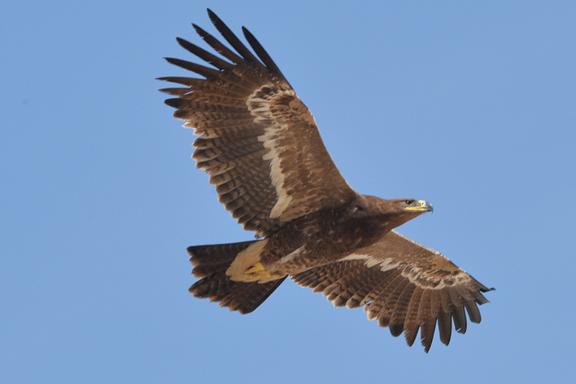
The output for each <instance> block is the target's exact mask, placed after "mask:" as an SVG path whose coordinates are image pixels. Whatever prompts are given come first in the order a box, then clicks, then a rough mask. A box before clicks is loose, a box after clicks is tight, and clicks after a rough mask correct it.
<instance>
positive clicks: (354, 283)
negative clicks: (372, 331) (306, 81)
mask: <svg viewBox="0 0 576 384" xmlns="http://www.w3.org/2000/svg"><path fill="white" fill-rule="evenodd" d="M208 15H209V17H210V20H211V21H212V23H213V24H214V26H215V27H216V30H218V32H219V33H220V34H221V35H222V37H223V38H224V40H225V41H226V42H227V43H228V44H225V43H224V42H222V41H221V40H219V39H218V38H217V37H215V36H214V35H212V34H210V33H209V32H207V31H206V30H204V29H202V28H201V27H199V26H198V25H195V24H193V26H194V29H195V30H196V32H197V33H198V35H200V37H201V38H202V39H203V40H204V41H205V43H206V44H207V45H208V46H209V47H210V48H212V50H211V51H212V52H210V51H208V50H206V49H203V48H201V47H199V46H198V45H196V44H193V43H191V42H189V41H187V40H184V39H181V38H178V39H177V40H178V43H179V44H180V45H181V46H182V47H183V48H184V49H186V50H187V51H189V52H190V53H192V54H193V55H195V56H196V57H197V58H199V59H200V60H202V61H204V62H205V63H203V64H202V65H201V64H197V63H194V62H190V61H185V60H181V59H176V58H167V59H166V60H167V61H168V62H169V63H171V64H174V65H176V66H179V67H181V68H184V69H186V70H188V71H191V72H193V73H195V74H196V75H198V76H196V77H174V76H172V77H161V78H159V79H160V80H164V81H168V82H172V83H176V84H179V85H181V86H180V87H173V88H164V89H162V91H163V92H166V93H168V94H170V95H172V96H173V98H169V99H167V100H166V104H168V105H169V106H171V107H173V108H175V109H176V111H175V112H174V116H175V117H176V118H179V119H182V120H184V122H185V123H184V126H185V127H189V128H194V132H195V134H196V136H197V138H196V140H195V141H194V147H195V150H194V154H193V158H194V159H195V160H196V162H197V166H198V167H199V168H201V169H203V170H204V171H206V172H207V173H208V174H209V176H210V182H211V183H212V184H214V185H215V186H216V191H217V193H218V198H219V200H220V202H221V203H222V204H224V206H225V207H226V209H227V210H228V211H230V212H231V214H232V216H233V217H234V218H235V219H236V220H237V221H238V223H240V224H242V225H243V226H244V228H245V229H246V230H250V231H255V232H256V240H253V241H246V242H240V243H228V244H216V245H197V246H191V247H189V248H188V253H189V254H190V256H191V257H190V260H191V262H192V263H193V265H194V268H193V274H194V275H195V276H197V277H199V278H200V279H199V280H198V281H196V282H195V283H194V284H193V285H192V286H191V287H190V292H191V293H192V294H193V295H194V296H196V297H200V298H209V299H211V300H212V301H217V302H219V303H220V305H222V306H225V307H228V308H230V309H232V310H236V311H239V312H241V313H249V312H252V311H254V310H255V309H256V308H257V307H258V306H259V305H260V304H262V302H264V300H266V298H268V296H270V294H271V293H272V292H274V290H275V289H276V288H277V287H278V286H279V285H280V284H281V283H282V282H283V281H284V280H285V279H286V278H287V277H290V278H292V279H293V280H294V281H295V282H296V283H298V284H300V285H302V286H304V287H309V288H312V289H313V290H314V291H315V292H322V293H323V294H324V295H326V296H327V298H328V299H329V300H330V301H331V302H332V303H333V304H334V305H335V306H346V307H348V308H355V307H363V308H364V309H365V311H366V312H367V314H368V318H369V319H373V320H377V321H378V323H379V324H380V325H381V326H383V327H388V328H389V330H390V332H391V334H392V335H394V336H398V335H400V334H401V333H404V335H405V337H406V341H407V343H408V345H412V344H413V343H414V341H415V339H416V336H417V334H418V331H420V341H421V343H422V345H423V346H424V349H425V351H426V352H427V351H428V350H429V349H430V346H431V344H432V340H433V338H434V333H435V329H436V327H437V328H438V334H439V338H440V340H441V341H442V342H443V343H444V344H446V345H448V343H449V342H450V338H451V334H452V328H453V327H454V329H455V330H456V331H457V332H460V333H465V332H466V327H467V317H466V313H467V314H468V318H469V319H470V321H471V322H474V323H479V322H480V319H481V317H480V311H479V309H478V304H484V303H486V302H487V299H486V298H485V297H484V295H483V294H482V293H483V292H487V291H489V290H490V289H489V288H487V287H486V286H484V285H483V284H481V283H480V282H479V281H478V280H476V279H474V278H473V277H472V276H471V275H469V274H468V273H466V272H464V271H463V270H462V269H460V268H458V267H457V266H456V265H455V264H454V263H452V262H451V261H450V260H448V259H447V258H446V257H444V256H443V255H442V254H440V253H439V252H437V251H434V250H432V249H429V248H426V247H424V246H422V245H420V244H418V243H416V242H414V241H412V240H410V239H407V238H406V237H404V236H402V235H400V234H399V233H398V232H396V231H394V228H396V227H398V226H399V225H401V224H403V223H405V222H407V221H408V220H411V219H413V218H415V217H417V216H419V215H421V214H423V213H425V212H429V211H431V210H432V206H431V205H430V204H429V203H428V202H426V201H424V200H418V199H407V198H403V199H382V198H379V197H375V196H369V195H362V194H359V193H357V192H356V191H354V190H353V189H352V188H351V187H350V186H349V185H348V183H347V182H346V181H345V180H344V178H343V177H342V176H341V175H340V172H339V171H338V169H337V168H336V166H335V165H334V163H333V162H332V159H331V158H330V155H329V154H328V152H327V150H326V148H325V147H324V144H323V143H322V139H321V138H320V134H319V132H318V128H317V127H316V122H315V121H314V118H313V117H312V114H311V113H310V111H309V110H308V108H307V107H306V106H305V105H304V103H302V101H300V99H299V98H298V96H296V93H295V91H294V89H293V88H292V86H291V85H290V83H289V82H288V80H286V78H285V77H284V75H283V74H282V72H281V71H280V68H279V67H278V66H277V65H276V63H275V62H274V61H273V60H272V58H271V57H270V55H269V54H268V53H267V52H266V51H265V50H264V48H263V47H262V45H261V44H260V43H259V42H258V40H256V38H255V37H254V35H253V34H252V33H251V32H250V31H248V29H246V28H244V27H243V28H242V32H243V34H244V37H245V38H246V41H247V42H248V44H249V45H250V47H251V48H252V49H249V48H248V47H247V46H246V45H245V44H244V43H242V41H241V40H240V39H239V38H238V37H237V36H236V35H235V34H234V33H233V32H232V31H231V30H230V29H229V28H228V27H227V26H226V24H224V22H223V21H222V20H221V19H220V18H219V17H218V16H217V15H216V14H215V13H214V12H212V11H211V10H208ZM206 64H207V65H208V66H207V65H206Z"/></svg>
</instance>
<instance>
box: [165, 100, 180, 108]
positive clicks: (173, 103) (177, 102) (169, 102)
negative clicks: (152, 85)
mask: <svg viewBox="0 0 576 384" xmlns="http://www.w3.org/2000/svg"><path fill="white" fill-rule="evenodd" d="M164 104H166V105H168V106H170V107H172V108H180V105H181V104H182V100H181V99H166V100H164Z"/></svg>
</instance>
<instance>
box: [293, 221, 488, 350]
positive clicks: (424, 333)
mask: <svg viewBox="0 0 576 384" xmlns="http://www.w3.org/2000/svg"><path fill="white" fill-rule="evenodd" d="M294 280H295V281H296V282H297V283H299V284H300V285H303V286H306V287H310V288H313V289H314V291H316V292H322V293H324V294H325V295H326V296H327V297H328V299H329V300H331V301H332V303H333V304H334V305H336V306H343V305H346V306H348V307H350V308H353V307H358V306H364V309H365V310H366V312H367V313H368V318H369V319H370V320H372V319H378V321H379V323H380V325H381V326H388V327H389V328H390V332H391V333H392V335H394V336H398V335H400V334H401V333H402V332H404V334H405V336H406V341H407V342H408V344H409V345H412V344H413V343H414V340H415V338H416V334H417V333H418V328H420V339H421V341H422V345H424V348H425V350H426V351H428V350H429V349H430V345H431V344H432V340H433V338H434V330H435V327H436V323H438V329H439V334H440V340H441V341H442V342H443V343H444V344H446V345H448V343H449V342H450V336H451V332H452V322H453V323H454V326H455V328H456V331H458V332H460V333H465V332H466V315H465V312H464V311H465V310H466V312H468V317H469V318H470V321H472V322H474V323H479V322H480V319H481V318H480V311H479V310H478V306H477V304H484V303H486V302H487V299H486V298H485V297H484V295H482V292H486V291H489V289H488V288H487V287H485V286H484V285H482V284H481V283H480V282H478V281H477V280H476V279H474V278H473V277H472V276H470V275H469V274H467V273H466V272H464V271H463V270H462V269H460V268H458V267H457V266H456V265H454V263H452V262H451V261H450V260H448V259H447V258H446V257H444V256H443V255H441V254H440V253H438V252H436V251H433V250H431V249H428V248H425V247H423V246H421V245H419V244H417V243H415V242H413V241H411V240H408V239H407V238H405V237H403V236H401V235H399V234H398V233H396V232H394V231H393V232H389V233H387V234H386V235H384V236H383V237H382V238H381V239H380V240H379V241H378V242H376V243H374V244H372V245H371V246H368V247H365V248H362V249H358V250H356V251H354V253H352V254H350V255H348V256H346V257H344V258H343V259H341V260H340V261H338V262H335V263H332V264H328V265H325V266H321V267H317V268H313V269H310V270H308V271H306V272H303V273H300V274H298V275H296V276H294Z"/></svg>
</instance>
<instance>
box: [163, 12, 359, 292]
mask: <svg viewBox="0 0 576 384" xmlns="http://www.w3.org/2000/svg"><path fill="white" fill-rule="evenodd" d="M208 14H209V17H210V20H211V21H212V23H213V24H214V26H215V27H216V29H217V30H218V32H219V33H220V34H221V36H222V37H223V38H224V39H225V41H226V42H227V43H228V44H229V45H230V47H231V48H229V47H227V46H226V45H225V44H224V43H222V42H221V41H220V40H219V39H218V38H216V37H214V36H213V35H211V34H210V33H208V32H206V31H205V30H204V29H202V28H200V27H199V26H197V25H195V24H193V26H194V29H195V30H196V32H197V33H198V34H199V35H200V37H201V38H202V39H203V40H204V41H205V42H206V43H207V44H208V46H210V48H211V49H213V50H214V51H215V53H212V52H209V51H208V50H206V49H204V48H201V47H199V46H197V45H196V44H194V43H191V42H189V41H187V40H185V39H182V38H178V39H177V41H178V44H180V45H181V46H182V47H183V48H184V49H186V50H187V51H189V52H190V53H192V54H193V55H194V56H196V57H197V58H199V59H200V60H201V61H204V62H206V63H207V64H208V65H210V67H208V66H204V65H201V64H198V63H194V62H191V61H187V60H182V59H177V58H167V59H166V60H167V61H168V62H169V63H172V64H174V65H176V66H179V67H181V68H184V69H186V70H189V71H191V72H193V73H195V74H197V75H199V76H200V78H194V77H193V78H187V77H181V76H168V77H161V78H160V80H164V81H169V82H172V83H176V84H179V85H182V86H184V88H164V89H163V90H162V91H164V92H166V93H168V94H170V95H172V96H175V97H173V98H169V99H167V100H166V104H167V105H169V106H171V107H173V108H176V111H175V112H174V116H175V117H177V118H180V119H184V120H185V124H184V125H185V126H186V127H191V128H194V129H195V133H196V135H197V136H198V138H197V139H196V141H195V142H194V146H195V152H194V155H193V157H194V159H195V160H196V162H197V166H198V167H199V168H201V169H204V170H205V171H206V172H207V173H208V174H209V175H210V181H211V182H213V183H215V184H216V186H217V192H218V194H219V200H220V201H221V202H222V203H224V204H225V206H226V208H227V209H228V210H229V211H231V213H232V216H233V217H235V218H236V219H237V220H238V221H239V223H241V224H242V225H243V226H244V228H246V229H248V230H254V231H257V233H258V234H259V235H267V234H270V233H273V232H275V231H276V230H277V229H278V228H280V227H281V226H282V225H283V224H284V223H286V222H288V221H291V220H294V219H296V218H298V217H301V216H304V215H307V214H309V213H313V212H316V211H318V210H321V209H326V208H334V207H337V206H340V205H343V204H346V203H347V202H349V201H351V200H352V199H354V197H355V196H356V193H355V192H354V191H353V190H352V189H351V188H350V187H349V186H348V184H347V183H346V181H345V180H344V179H343V178H342V176H341V175H340V173H339V172H338V170H337V168H336V166H335V165H334V163H333V162H332V159H331V158H330V155H329V154H328V152H327V151H326V148H325V147H324V144H323V142H322V139H321V138H320V135H319V133H318V129H317V127H316V123H315V121H314V118H313V117H312V115H311V114H310V112H309V111H308V108H306V106H305V105H304V104H303V103H302V102H301V101H300V100H299V99H298V97H297V96H296V94H295V92H294V90H293V89H292V87H291V86H290V84H289V83H288V82H287V81H286V79H285V78H284V76H283V75H282V72H281V71H280V69H279V68H278V66H277V65H276V63H275V62H274V61H273V60H272V58H271V57H270V55H269V54H268V52H266V50H265V49H264V48H263V47H262V45H261V44H260V42H258V40H257V39H256V38H255V37H254V35H252V33H250V31H248V30H247V29H246V28H243V33H244V36H245V37H246V40H247V41H248V43H249V45H250V47H251V48H252V49H253V50H254V52H255V53H256V55H254V54H253V53H252V52H251V51H250V49H249V47H247V46H246V45H245V44H244V43H242V42H241V41H240V39H239V38H238V37H237V36H236V35H235V34H234V33H233V32H232V31H231V30H230V28H228V27H227V26H226V24H224V22H223V21H222V20H221V19H220V18H219V17H218V16H217V15H216V14H215V13H214V12H212V11H210V10H208ZM342 300H343V298H342Z"/></svg>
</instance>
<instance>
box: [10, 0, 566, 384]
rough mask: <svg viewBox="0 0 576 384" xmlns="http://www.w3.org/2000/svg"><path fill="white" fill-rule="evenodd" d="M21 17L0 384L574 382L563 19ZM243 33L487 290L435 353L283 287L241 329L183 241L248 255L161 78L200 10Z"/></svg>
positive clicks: (172, 6) (239, 4) (40, 8)
mask: <svg viewBox="0 0 576 384" xmlns="http://www.w3.org/2000/svg"><path fill="white" fill-rule="evenodd" d="M327 4H328V3H327V2H314V4H312V2H311V1H289V2H272V1H234V2H233V1H226V2H224V1H210V2H208V1H165V2H164V1H163V2H149V3H145V2H136V1H134V2H121V3H120V2H116V1H114V2H112V1H93V2H79V1H67V2H65V1H31V2H28V1H20V2H15V1H13V2H5V3H3V5H2V6H0V15H1V16H0V46H1V47H2V48H1V49H0V62H1V71H0V84H1V85H2V86H1V90H0V105H1V106H2V107H1V110H2V113H1V115H2V122H1V138H2V139H1V140H0V172H1V180H2V185H1V187H0V196H1V199H0V209H1V211H0V233H1V238H2V241H1V247H2V252H1V253H2V256H1V259H0V300H1V301H0V303H1V304H0V305H1V312H0V365H1V368H0V382H2V383H59V384H61V383H225V382H233V383H248V382H250V383H279V384H281V383H293V382H302V383H311V382H316V381H319V380H320V381H321V382H323V383H350V382H353V383H362V382H370V383H379V382H398V381H402V382H403V383H416V382H422V380H423V379H427V380H432V382H443V383H456V382H467V383H487V382H488V383H497V382H511V381H513V382H524V383H530V382H542V381H543V380H547V381H554V382H559V383H562V382H568V381H570V380H571V379H572V380H573V379H574V374H573V366H572V365H573V359H574V344H575V343H576V337H575V331H574V329H573V327H574V324H576V313H575V310H574V305H573V302H574V293H575V290H574V268H575V266H576V263H575V256H576V254H575V250H574V237H575V231H574V228H575V226H574V215H575V214H576V204H575V198H576V177H575V176H576V172H575V166H576V155H575V143H576V135H575V129H576V108H575V106H576V71H575V68H576V50H575V49H574V48H575V45H574V44H575V37H576V23H575V20H576V3H575V2H573V1H546V2H544V1H527V0H522V1H506V0H498V1H482V2H480V1H475V2H472V1H456V0H455V1H434V2H431V1H410V2H407V1H404V2H398V1H394V2H393V1H379V2H376V1H374V2H362V3H361V2H358V1H354V2H340V3H338V4H330V5H329V6H327ZM208 6H209V7H211V8H213V9H214V10H215V11H216V12H217V13H219V15H220V16H221V17H222V18H223V19H224V20H225V21H226V22H227V23H228V24H229V25H230V26H231V27H232V28H233V29H234V30H235V31H238V30H239V28H240V27H241V26H242V25H246V26H248V27H249V28H250V29H251V30H252V32H254V33H255V34H256V36H257V37H258V38H259V39H260V40H261V42H262V43H263V44H264V46H265V47H266V48H267V49H268V51H269V52H270V53H271V55H272V56H273V57H274V58H275V59H276V61H277V62H278V64H279V65H280V67H281V68H282V70H283V71H284V73H285V74H286V76H287V77H288V78H289V80H290V82H291V83H292V84H293V85H294V87H295V88H296V90H297V92H298V93H299V95H300V97H301V98H302V99H303V100H304V101H305V102H306V103H307V105H308V106H309V107H310V109H311V110H312V112H313V113H314V115H315V117H316V119H317V121H318V123H319V126H320V130H321V133H322V135H323V137H324V140H325V142H326V145H327V146H328V148H329V150H330V151H331V153H332V155H333V157H334V159H335V161H336V163H337V164H338V166H339V167H340V169H341V171H342V172H343V174H344V175H345V176H346V178H347V179H348V180H349V182H350V183H351V184H352V185H353V186H354V187H355V188H356V189H357V190H358V191H361V192H363V193H370V194H375V195H380V196H383V197H397V196H401V197H404V196H412V197H417V198H424V199H427V200H429V201H431V202H432V203H433V204H434V207H435V212H434V214H433V215H425V216H423V217H420V218H418V219H417V220H415V221H414V222H411V223H409V224H407V225H404V226H403V227H402V228H401V232H403V233H404V234H407V235H409V236H410V237H412V238H414V239H416V240H418V241H419V242H421V243H424V244H427V245H429V246H432V247H434V248H437V249H439V250H441V251H442V252H444V253H445V254H446V255H448V256H449V257H450V258H451V259H452V260H454V261H455V262H456V263H457V264H459V265H460V266H461V267H463V268H464V269H465V270H467V271H469V272H471V273H472V274H473V275H475V276H476V277H477V278H478V279H479V280H480V281H482V282H484V283H485V284H487V285H489V286H495V287H496V288H497V290H496V291H495V292H491V293H490V294H489V299H490V300H491V303H490V304H488V305H485V306H483V307H482V308H481V309H482V313H483V318H484V320H483V323H482V324H481V325H479V326H471V327H469V331H468V333H467V334H466V335H465V336H461V335H458V334H455V335H454V336H453V339H452V343H451V345H450V347H448V348H446V347H444V346H443V345H441V344H440V343H439V342H438V340H436V341H435V344H434V345H433V346H432V349H431V351H430V353H429V354H425V353H424V352H423V351H422V348H420V347H419V346H417V347H413V348H408V347H407V346H406V345H405V343H404V340H403V339H402V338H393V337H392V336H390V334H389V332H388V330H387V329H382V328H379V327H378V326H377V325H376V324H375V323H373V322H368V321H366V316H365V314H364V312H363V311H361V310H346V309H334V308H333V307H332V306H331V304H330V303H329V302H328V301H326V300H325V298H324V297H323V296H321V295H319V294H314V293H312V292H310V291H308V290H306V289H303V288H300V287H297V286H296V285H295V284H293V283H292V282H288V283H286V284H285V285H283V286H282V287H281V288H280V289H279V290H278V291H277V292H276V293H275V294H274V295H273V296H272V297H271V298H270V299H269V301H268V302H266V303H265V304H264V305H263V306H262V307H261V308H259V310H258V311H256V312H255V313H253V314H251V315H249V316H241V315H239V314H237V313H232V312H229V311H228V310H224V309H222V308H220V307H219V306H217V305H215V304H212V303H210V302H208V301H201V300H198V299H194V298H192V297H191V296H190V295H189V294H188V292H187V288H188V286H189V285H190V284H191V283H192V282H193V281H194V279H193V278H192V276H190V269H191V268H190V265H189V264H188V260H187V255H186V252H185V248H186V246H188V245H192V244H200V243H217V242H231V241H239V240H246V239H250V238H251V234H250V233H247V232H243V231H242V229H241V228H240V227H239V226H237V225H236V224H235V222H234V221H233V220H232V219H231V218H230V217H229V216H228V213H227V212H226V211H225V210H224V209H223V208H222V207H221V206H220V205H219V204H218V203H217V201H216V197H215V193H214V191H213V189H212V187H211V186H210V185H209V184H208V182H207V176H206V175H205V174H203V173H201V172H200V171H198V170H196V169H195V167H194V163H193V162H192V160H191V159H190V154H191V142H192V140H193V137H192V133H191V132H190V131H189V130H185V129H182V128H180V125H181V123H180V122H179V121H176V120H174V119H173V118H172V117H171V110H170V108H168V107H166V106H165V105H164V104H163V102H162V101H163V99H164V95H162V94H160V93H159V92H157V88H159V87H161V86H163V84H160V83H159V82H158V81H156V80H154V78H155V77H157V76H165V75H174V74H181V73H182V72H181V71H180V70H178V69H177V68H175V67H172V66H170V65H168V64H167V63H165V62H164V61H163V60H162V57H163V56H177V57H184V58H185V57H186V52H184V51H183V50H182V49H180V48H179V47H178V46H177V44H176V42H175V40H174V38H175V37H176V36H183V37H186V38H189V39H191V40H193V41H195V42H198V41H200V40H199V38H197V37H196V36H194V33H193V30H192V29H191V27H190V23H191V22H195V23H198V24H200V25H203V26H205V27H207V28H209V30H211V31H212V30H213V29H212V28H211V26H210V25H209V23H208V18H207V16H206V13H205V8H206V7H208Z"/></svg>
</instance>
